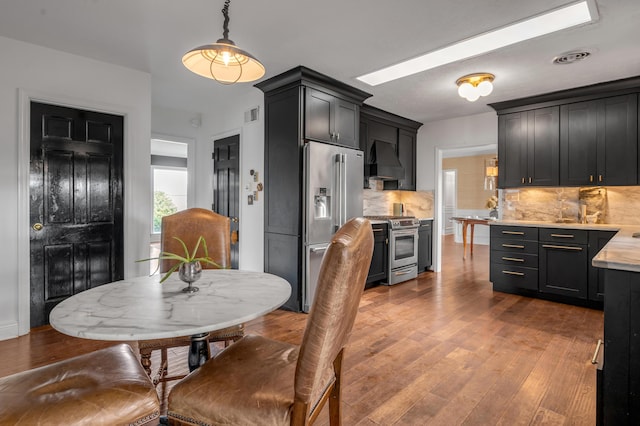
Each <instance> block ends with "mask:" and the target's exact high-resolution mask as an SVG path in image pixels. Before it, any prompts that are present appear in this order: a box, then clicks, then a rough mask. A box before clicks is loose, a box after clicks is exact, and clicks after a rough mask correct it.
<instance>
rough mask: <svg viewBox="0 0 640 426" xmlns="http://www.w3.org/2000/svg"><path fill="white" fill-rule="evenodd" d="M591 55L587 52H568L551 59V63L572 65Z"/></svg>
mask: <svg viewBox="0 0 640 426" xmlns="http://www.w3.org/2000/svg"><path fill="white" fill-rule="evenodd" d="M589 55H591V53H589V52H569V53H563V54H562V55H560V56H556V57H555V58H553V63H554V64H558V65H564V64H572V63H574V62H578V61H581V60H583V59H586V58H588V57H589Z"/></svg>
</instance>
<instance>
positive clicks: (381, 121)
mask: <svg viewBox="0 0 640 426" xmlns="http://www.w3.org/2000/svg"><path fill="white" fill-rule="evenodd" d="M420 126H422V123H419V122H417V121H413V120H410V119H408V118H404V117H400V116H398V115H395V114H392V113H390V112H387V111H383V110H381V109H378V108H375V107H372V106H369V105H362V107H361V109H360V149H361V150H362V151H363V152H364V164H365V176H364V187H365V188H368V187H369V167H368V165H370V164H371V148H372V147H373V143H374V142H375V141H381V142H387V143H389V144H391V145H392V146H393V147H394V150H395V154H396V155H397V157H398V160H399V161H400V164H401V165H402V167H403V169H404V178H403V179H398V180H397V183H394V184H392V185H385V188H389V189H401V190H408V191H415V189H416V141H417V133H418V129H419V128H420Z"/></svg>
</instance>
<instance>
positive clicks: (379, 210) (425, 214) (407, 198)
mask: <svg viewBox="0 0 640 426" xmlns="http://www.w3.org/2000/svg"><path fill="white" fill-rule="evenodd" d="M393 203H403V204H404V209H405V213H404V214H405V215H406V216H415V217H417V218H431V217H433V191H374V190H371V189H365V190H364V193H363V214H364V215H365V216H380V215H392V214H393Z"/></svg>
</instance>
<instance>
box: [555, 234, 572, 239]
mask: <svg viewBox="0 0 640 426" xmlns="http://www.w3.org/2000/svg"><path fill="white" fill-rule="evenodd" d="M551 236H552V237H554V238H575V235H573V234H551Z"/></svg>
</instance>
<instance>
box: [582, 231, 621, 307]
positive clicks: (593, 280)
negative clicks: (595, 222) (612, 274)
mask: <svg viewBox="0 0 640 426" xmlns="http://www.w3.org/2000/svg"><path fill="white" fill-rule="evenodd" d="M615 234H616V231H589V300H593V301H598V302H602V301H603V300H604V271H605V270H604V269H601V268H596V267H594V266H592V265H591V261H592V260H593V258H594V257H595V255H596V254H598V252H599V251H600V250H602V249H603V248H604V246H605V245H606V244H607V243H608V242H609V240H610V239H611V238H613V236H614V235H615Z"/></svg>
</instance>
